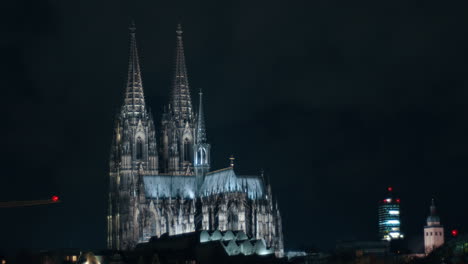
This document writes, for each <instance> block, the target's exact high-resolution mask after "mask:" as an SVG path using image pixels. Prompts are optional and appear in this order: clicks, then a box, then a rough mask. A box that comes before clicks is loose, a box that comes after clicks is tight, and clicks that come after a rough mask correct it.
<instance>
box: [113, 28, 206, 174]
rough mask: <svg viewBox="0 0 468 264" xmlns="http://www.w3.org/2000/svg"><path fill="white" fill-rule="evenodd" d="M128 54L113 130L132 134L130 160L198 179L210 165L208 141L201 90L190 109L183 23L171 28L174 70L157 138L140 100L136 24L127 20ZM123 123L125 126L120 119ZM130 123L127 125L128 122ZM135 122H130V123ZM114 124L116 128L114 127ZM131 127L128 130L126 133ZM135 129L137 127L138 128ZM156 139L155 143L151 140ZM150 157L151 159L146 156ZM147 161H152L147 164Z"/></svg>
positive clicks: (151, 168)
mask: <svg viewBox="0 0 468 264" xmlns="http://www.w3.org/2000/svg"><path fill="white" fill-rule="evenodd" d="M129 29H130V55H129V66H128V79H127V87H126V90H125V99H124V103H123V105H122V108H121V112H120V115H119V117H118V119H119V121H118V122H117V128H116V134H119V135H118V137H119V138H120V137H122V136H123V135H120V134H122V133H123V134H127V136H130V137H134V138H133V139H132V140H130V141H131V142H129V143H127V144H128V149H129V150H133V151H131V152H132V155H131V157H129V158H130V159H131V161H130V160H129V161H128V163H131V164H129V165H132V167H133V168H137V167H142V168H143V169H144V170H146V169H150V170H151V173H155V172H156V173H163V174H171V175H197V176H198V177H197V178H199V180H200V182H202V181H203V177H204V175H205V174H206V173H207V172H208V171H209V169H210V145H209V144H208V142H207V140H206V128H205V120H204V116H203V105H202V93H201V91H200V93H199V106H198V114H197V115H195V114H194V111H193V107H192V100H191V96H190V86H189V81H188V76H187V68H186V64H185V55H184V46H183V40H182V33H183V31H182V27H181V25H180V24H179V25H178V27H177V30H176V54H175V71H174V77H173V82H172V87H171V99H170V103H169V104H168V106H167V107H165V111H164V113H163V116H162V119H161V126H160V133H158V140H156V133H155V129H154V122H153V118H152V116H151V113H150V112H149V111H148V109H147V108H146V105H145V98H144V92H143V82H142V74H141V70H140V62H139V56H138V49H137V44H136V27H135V25H134V23H132V24H131V25H130V28H129ZM126 123H128V125H127V127H125V124H126ZM130 126H131V127H130ZM133 126H134V127H133ZM117 130H118V131H117ZM130 130H131V131H132V132H131V133H130ZM138 131H139V132H140V133H137V132H138ZM156 142H158V143H159V144H158V147H157V146H156ZM148 158H151V159H152V160H155V161H156V162H153V163H152V164H150V163H151V162H149V161H148V160H147V159H148ZM149 165H152V166H149Z"/></svg>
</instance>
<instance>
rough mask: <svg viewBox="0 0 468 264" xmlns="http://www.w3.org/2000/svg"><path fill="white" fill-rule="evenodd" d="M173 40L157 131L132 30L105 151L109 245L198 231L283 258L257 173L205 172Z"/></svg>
mask: <svg viewBox="0 0 468 264" xmlns="http://www.w3.org/2000/svg"><path fill="white" fill-rule="evenodd" d="M176 33H177V39H176V59H175V73H174V79H173V84H172V91H171V99H170V102H169V104H168V105H167V107H165V111H164V113H163V114H162V118H161V124H160V125H158V126H157V125H156V124H155V122H154V120H153V116H152V114H151V112H150V111H149V109H148V107H147V105H146V103H145V97H144V92H143V82H142V75H141V71H140V64H139V58H138V51H137V45H136V37H135V27H134V26H131V27H130V56H129V68H128V80H127V86H126V89H125V96H124V101H123V104H122V106H121V108H120V112H119V113H118V115H117V118H116V121H115V128H114V133H113V139H112V147H111V153H110V172H109V197H108V202H109V204H108V214H107V233H108V236H107V244H108V247H109V248H111V249H119V250H126V249H131V248H133V247H134V246H135V245H136V244H138V243H140V242H146V241H148V240H149V238H151V237H153V236H156V237H160V236H162V235H164V234H167V235H169V236H172V235H177V234H183V233H189V232H194V231H199V230H212V231H213V230H219V231H221V232H223V231H228V230H232V231H243V232H244V233H245V234H246V235H248V236H249V237H251V238H252V239H263V240H264V241H265V243H266V245H267V246H268V247H270V248H271V249H273V250H274V251H275V252H276V254H277V255H279V256H281V255H282V254H283V234H282V223H281V215H280V212H279V209H278V204H277V202H274V201H273V197H272V192H271V186H270V184H269V183H268V182H267V181H265V179H264V177H263V175H259V176H241V175H238V174H236V172H235V170H234V160H233V159H231V164H230V166H229V167H227V168H224V169H220V170H216V171H211V164H210V160H211V155H210V150H211V146H210V144H209V142H208V140H207V137H206V133H207V131H206V127H205V120H204V114H203V102H202V93H201V92H200V93H199V98H198V107H197V111H195V110H194V108H193V104H192V98H191V93H190V87H189V82H188V77H187V69H186V65H185V56H184V48H183V42H182V30H181V27H180V26H179V27H178V29H177V31H176Z"/></svg>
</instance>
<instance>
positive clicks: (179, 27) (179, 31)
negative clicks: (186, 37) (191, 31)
mask: <svg viewBox="0 0 468 264" xmlns="http://www.w3.org/2000/svg"><path fill="white" fill-rule="evenodd" d="M176 33H177V36H179V37H180V36H182V33H184V31H182V25H181V24H180V23H179V24H177V30H176Z"/></svg>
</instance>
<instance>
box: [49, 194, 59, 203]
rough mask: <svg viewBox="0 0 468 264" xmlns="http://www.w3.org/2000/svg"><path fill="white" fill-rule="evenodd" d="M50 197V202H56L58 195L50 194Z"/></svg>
mask: <svg viewBox="0 0 468 264" xmlns="http://www.w3.org/2000/svg"><path fill="white" fill-rule="evenodd" d="M50 199H51V200H52V202H54V203H56V202H58V201H59V200H60V199H59V197H58V196H57V195H54V196H52V198H50Z"/></svg>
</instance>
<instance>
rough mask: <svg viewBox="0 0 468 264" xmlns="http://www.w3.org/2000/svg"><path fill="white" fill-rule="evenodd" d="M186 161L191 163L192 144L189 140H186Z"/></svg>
mask: <svg viewBox="0 0 468 264" xmlns="http://www.w3.org/2000/svg"><path fill="white" fill-rule="evenodd" d="M184 161H190V142H189V140H188V138H186V139H185V140H184Z"/></svg>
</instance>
